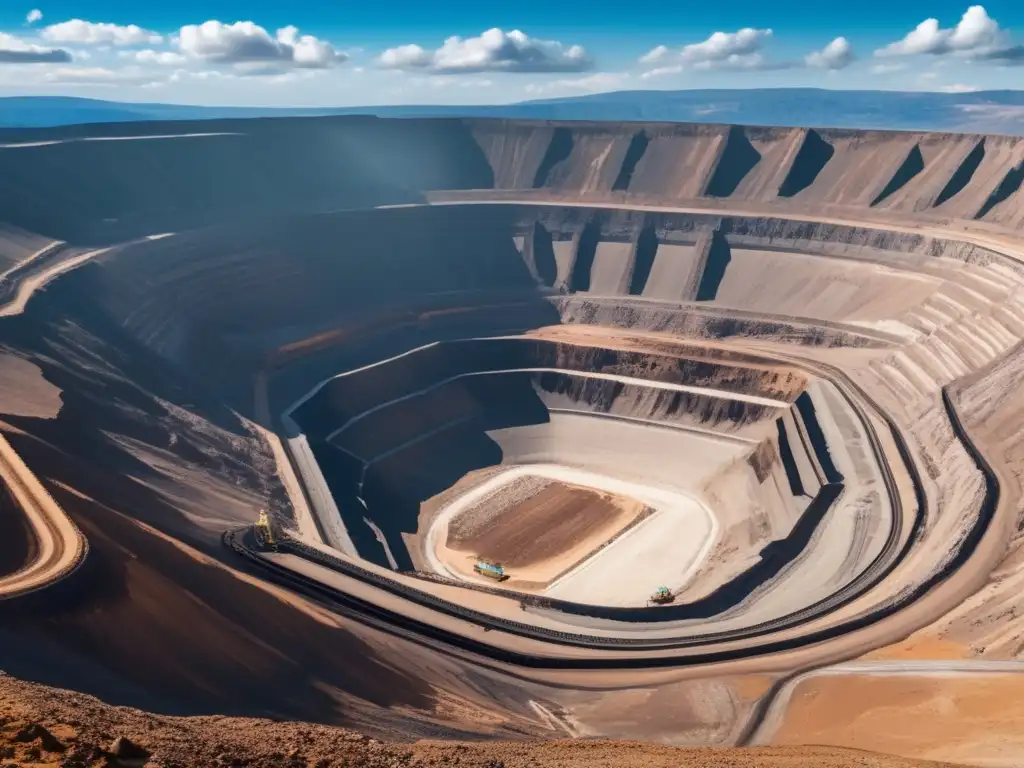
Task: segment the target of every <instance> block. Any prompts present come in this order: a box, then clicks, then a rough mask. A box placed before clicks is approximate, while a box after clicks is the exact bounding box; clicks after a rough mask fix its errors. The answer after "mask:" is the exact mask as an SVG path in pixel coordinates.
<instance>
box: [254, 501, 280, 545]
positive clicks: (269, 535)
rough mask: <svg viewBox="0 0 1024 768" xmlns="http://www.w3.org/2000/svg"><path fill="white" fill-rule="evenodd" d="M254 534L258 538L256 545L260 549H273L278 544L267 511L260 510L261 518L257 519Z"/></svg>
mask: <svg viewBox="0 0 1024 768" xmlns="http://www.w3.org/2000/svg"><path fill="white" fill-rule="evenodd" d="M253 534H254V535H255V536H256V544H257V545H258V546H259V548H260V549H273V548H274V546H275V545H276V544H277V539H276V538H275V537H274V528H273V525H272V524H271V522H270V516H269V515H268V514H267V510H265V509H261V510H260V516H259V517H258V518H257V519H256V524H255V525H253Z"/></svg>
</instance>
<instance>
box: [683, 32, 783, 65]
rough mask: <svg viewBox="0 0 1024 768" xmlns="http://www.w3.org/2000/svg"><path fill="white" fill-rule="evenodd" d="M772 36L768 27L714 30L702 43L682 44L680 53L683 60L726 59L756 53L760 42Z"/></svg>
mask: <svg viewBox="0 0 1024 768" xmlns="http://www.w3.org/2000/svg"><path fill="white" fill-rule="evenodd" d="M771 36H772V31H771V30H770V29H753V28H751V27H744V28H743V29H741V30H739V31H738V32H715V33H714V34H713V35H711V37H709V38H708V39H707V40H705V41H704V42H702V43H693V44H691V45H685V46H683V50H682V53H681V54H680V55H681V57H682V58H683V60H684V61H692V62H714V61H728V60H729V59H734V58H735V57H745V56H750V55H751V54H754V53H757V51H758V50H760V48H761V43H762V41H764V40H765V39H767V38H769V37H771Z"/></svg>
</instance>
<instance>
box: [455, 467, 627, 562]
mask: <svg viewBox="0 0 1024 768" xmlns="http://www.w3.org/2000/svg"><path fill="white" fill-rule="evenodd" d="M485 503H486V501H485ZM474 511H475V510H469V511H468V512H467V513H466V514H464V515H460V516H459V517H458V518H457V519H455V520H453V521H452V523H451V524H450V525H449V529H448V546H450V547H451V548H452V549H457V550H460V551H464V552H472V553H474V554H476V555H479V556H480V557H484V558H487V559H489V560H492V561H495V562H499V563H502V564H504V565H505V566H507V567H509V568H527V567H530V566H536V565H538V564H540V563H542V562H544V561H546V560H550V559H553V558H556V557H560V556H561V555H564V554H565V553H566V552H567V551H570V550H575V549H576V548H578V546H579V545H580V543H581V542H583V543H586V542H589V541H591V540H596V539H601V538H602V537H604V536H611V535H612V533H613V532H614V531H616V530H618V529H619V528H621V527H623V526H624V525H628V524H629V523H630V522H632V520H633V519H634V518H635V517H636V516H637V515H639V514H640V513H641V512H642V511H643V504H641V503H640V502H638V501H634V500H632V499H626V498H623V497H620V496H616V495H615V494H610V493H602V492H600V491H594V490H591V489H589V488H583V487H580V486H577V485H572V484H570V483H560V482H553V483H550V484H548V485H546V486H545V487H544V488H542V489H541V490H540V491H539V492H538V493H536V494H534V495H532V496H530V497H529V498H527V499H526V500H524V501H523V502H522V503H520V504H519V505H518V506H516V507H514V508H513V509H509V510H506V511H505V512H504V513H503V514H501V515H500V516H498V517H497V519H496V520H490V519H488V520H484V519H483V518H477V517H474V515H473V512H474Z"/></svg>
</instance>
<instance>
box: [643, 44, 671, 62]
mask: <svg viewBox="0 0 1024 768" xmlns="http://www.w3.org/2000/svg"><path fill="white" fill-rule="evenodd" d="M668 55H669V50H668V46H667V45H659V46H657V47H656V48H652V49H651V50H649V51H648V52H647V53H645V54H644V55H643V56H641V57H640V63H641V64H656V63H657V62H659V61H662V60H663V59H665V58H666V57H667V56H668Z"/></svg>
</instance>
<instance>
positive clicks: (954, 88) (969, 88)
mask: <svg viewBox="0 0 1024 768" xmlns="http://www.w3.org/2000/svg"><path fill="white" fill-rule="evenodd" d="M939 90H940V91H942V92H943V93H974V92H975V91H979V90H981V89H980V88H978V87H977V86H974V85H964V84H963V83H953V84H952V85H944V86H942V87H941V88H939Z"/></svg>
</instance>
